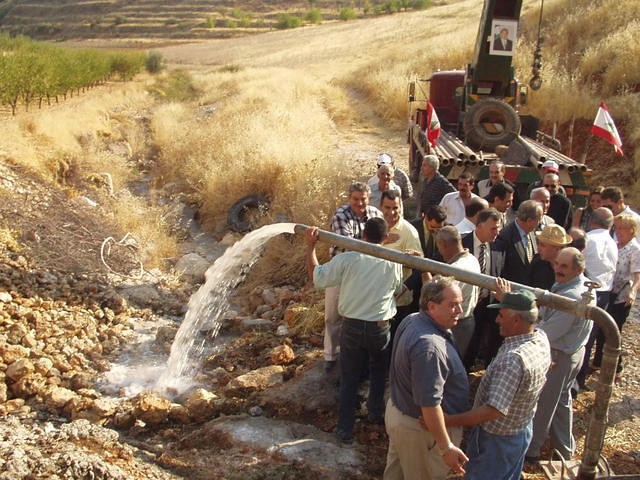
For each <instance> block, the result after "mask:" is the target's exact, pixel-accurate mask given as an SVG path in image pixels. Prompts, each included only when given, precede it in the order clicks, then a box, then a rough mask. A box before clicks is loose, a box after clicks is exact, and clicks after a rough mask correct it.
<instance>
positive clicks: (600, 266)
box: [582, 228, 618, 292]
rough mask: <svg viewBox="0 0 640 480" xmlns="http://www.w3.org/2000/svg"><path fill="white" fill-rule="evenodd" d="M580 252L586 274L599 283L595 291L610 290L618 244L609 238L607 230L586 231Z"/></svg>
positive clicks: (616, 259)
mask: <svg viewBox="0 0 640 480" xmlns="http://www.w3.org/2000/svg"><path fill="white" fill-rule="evenodd" d="M582 254H583V255H584V261H585V268H586V270H585V274H586V276H587V277H588V278H589V279H590V280H593V281H594V282H598V283H599V284H600V285H601V286H600V288H598V289H596V291H598V292H609V291H611V288H612V287H613V276H614V274H615V273H616V265H617V263H618V246H617V245H616V242H615V241H614V240H613V238H611V235H610V234H609V230H607V229H605V228H596V229H595V230H590V231H589V232H587V246H586V248H585V249H584V252H582Z"/></svg>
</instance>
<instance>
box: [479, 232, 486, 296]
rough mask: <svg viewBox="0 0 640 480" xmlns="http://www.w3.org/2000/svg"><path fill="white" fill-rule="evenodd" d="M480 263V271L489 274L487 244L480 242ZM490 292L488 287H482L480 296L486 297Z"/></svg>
mask: <svg viewBox="0 0 640 480" xmlns="http://www.w3.org/2000/svg"><path fill="white" fill-rule="evenodd" d="M478 263H479V264H480V273H484V274H485V275H486V274H487V244H486V243H481V244H480V253H479V255H478ZM488 294H489V291H488V290H487V289H486V288H481V289H480V298H484V297H486V296H487V295H488Z"/></svg>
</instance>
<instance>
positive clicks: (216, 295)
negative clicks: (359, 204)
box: [155, 223, 295, 392]
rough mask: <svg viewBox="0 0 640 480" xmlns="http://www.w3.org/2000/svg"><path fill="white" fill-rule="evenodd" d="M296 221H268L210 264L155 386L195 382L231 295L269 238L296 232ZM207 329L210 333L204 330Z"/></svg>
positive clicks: (178, 386) (167, 387)
mask: <svg viewBox="0 0 640 480" xmlns="http://www.w3.org/2000/svg"><path fill="white" fill-rule="evenodd" d="M294 226H295V224H294V223H275V224H272V225H266V226H264V227H262V228H259V229H258V230H254V231H253V232H251V233H249V234H247V235H246V236H245V237H244V238H243V239H242V240H240V241H239V242H237V243H235V244H234V245H233V246H232V247H230V248H228V249H227V250H226V251H225V253H224V255H222V256H221V257H220V258H218V259H217V260H216V261H215V262H214V264H213V265H211V266H210V267H209V269H208V270H207V273H206V282H205V283H204V285H202V286H201V287H200V289H199V290H198V291H197V292H196V293H194V294H193V295H192V296H191V298H190V299H189V309H188V311H187V313H186V315H185V317H184V320H183V321H182V323H181V324H180V328H179V329H178V333H177V334H176V338H175V340H174V341H173V344H172V345H171V354H170V356H169V360H168V362H167V366H166V367H165V368H164V370H163V371H162V374H161V375H160V378H159V379H158V382H157V383H156V386H155V389H156V390H158V391H161V392H166V391H174V392H181V391H183V390H184V389H185V388H188V387H189V386H190V385H191V384H192V383H193V378H194V377H195V375H196V373H197V371H198V369H199V368H200V365H201V363H202V360H203V358H202V357H203V354H204V352H205V344H206V343H207V342H211V339H212V338H215V336H216V335H217V334H218V331H219V330H220V325H221V322H220V319H221V317H222V315H223V314H224V313H225V312H226V311H227V310H228V308H229V296H230V295H231V293H232V292H233V289H234V288H235V287H236V286H237V285H238V284H239V283H240V282H241V281H242V280H244V277H245V276H246V274H247V272H248V271H249V269H250V268H251V267H252V266H253V265H254V264H255V263H256V261H257V260H258V259H259V258H260V255H261V254H262V251H263V247H264V245H265V244H266V243H267V241H269V239H271V238H273V237H275V236H276V235H279V234H281V233H294V230H293V228H294ZM202 330H206V331H207V332H208V334H207V335H206V336H204V335H201V334H200V332H201V331H202Z"/></svg>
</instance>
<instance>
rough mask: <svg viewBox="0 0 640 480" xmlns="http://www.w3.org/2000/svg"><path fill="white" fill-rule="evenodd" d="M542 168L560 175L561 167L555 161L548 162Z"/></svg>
mask: <svg viewBox="0 0 640 480" xmlns="http://www.w3.org/2000/svg"><path fill="white" fill-rule="evenodd" d="M542 168H546V169H547V170H550V171H552V172H554V173H558V171H559V170H560V167H559V166H558V164H557V163H556V162H554V161H553V160H547V161H546V162H544V163H543V164H542Z"/></svg>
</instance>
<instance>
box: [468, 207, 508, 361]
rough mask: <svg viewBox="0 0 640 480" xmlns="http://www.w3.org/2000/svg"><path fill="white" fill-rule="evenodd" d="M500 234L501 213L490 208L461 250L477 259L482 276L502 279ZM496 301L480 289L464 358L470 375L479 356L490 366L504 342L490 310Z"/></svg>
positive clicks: (502, 259)
mask: <svg viewBox="0 0 640 480" xmlns="http://www.w3.org/2000/svg"><path fill="white" fill-rule="evenodd" d="M499 233H500V213H499V212H498V211H497V210H496V209H495V208H487V209H485V210H482V211H481V212H480V213H479V214H478V223H477V224H476V229H475V230H474V231H473V232H471V233H469V234H467V235H465V236H464V237H463V238H462V246H463V247H464V248H466V249H467V250H469V253H471V254H472V255H473V256H475V257H476V258H477V259H478V263H479V264H480V273H484V274H485V275H492V276H494V277H499V276H501V275H502V270H503V266H504V252H501V251H499V250H497V246H496V244H495V240H496V238H497V236H498V234H499ZM492 300H493V298H492V296H491V292H489V291H488V290H485V289H480V294H479V299H478V303H477V304H476V308H475V309H474V311H473V317H474V319H475V329H474V332H473V336H472V337H471V341H470V342H469V346H468V348H467V351H466V354H465V357H464V358H463V362H464V366H465V368H466V369H467V371H470V370H471V368H472V367H473V365H474V364H475V360H476V357H477V356H478V354H480V356H481V357H482V360H483V362H484V364H485V366H487V365H488V364H489V362H490V361H491V359H492V358H493V357H494V356H495V354H496V353H497V351H498V349H499V348H500V343H501V341H502V338H501V337H500V332H499V328H498V324H497V323H496V322H495V319H496V316H497V312H496V311H495V309H489V308H487V305H489V303H490V301H492Z"/></svg>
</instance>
